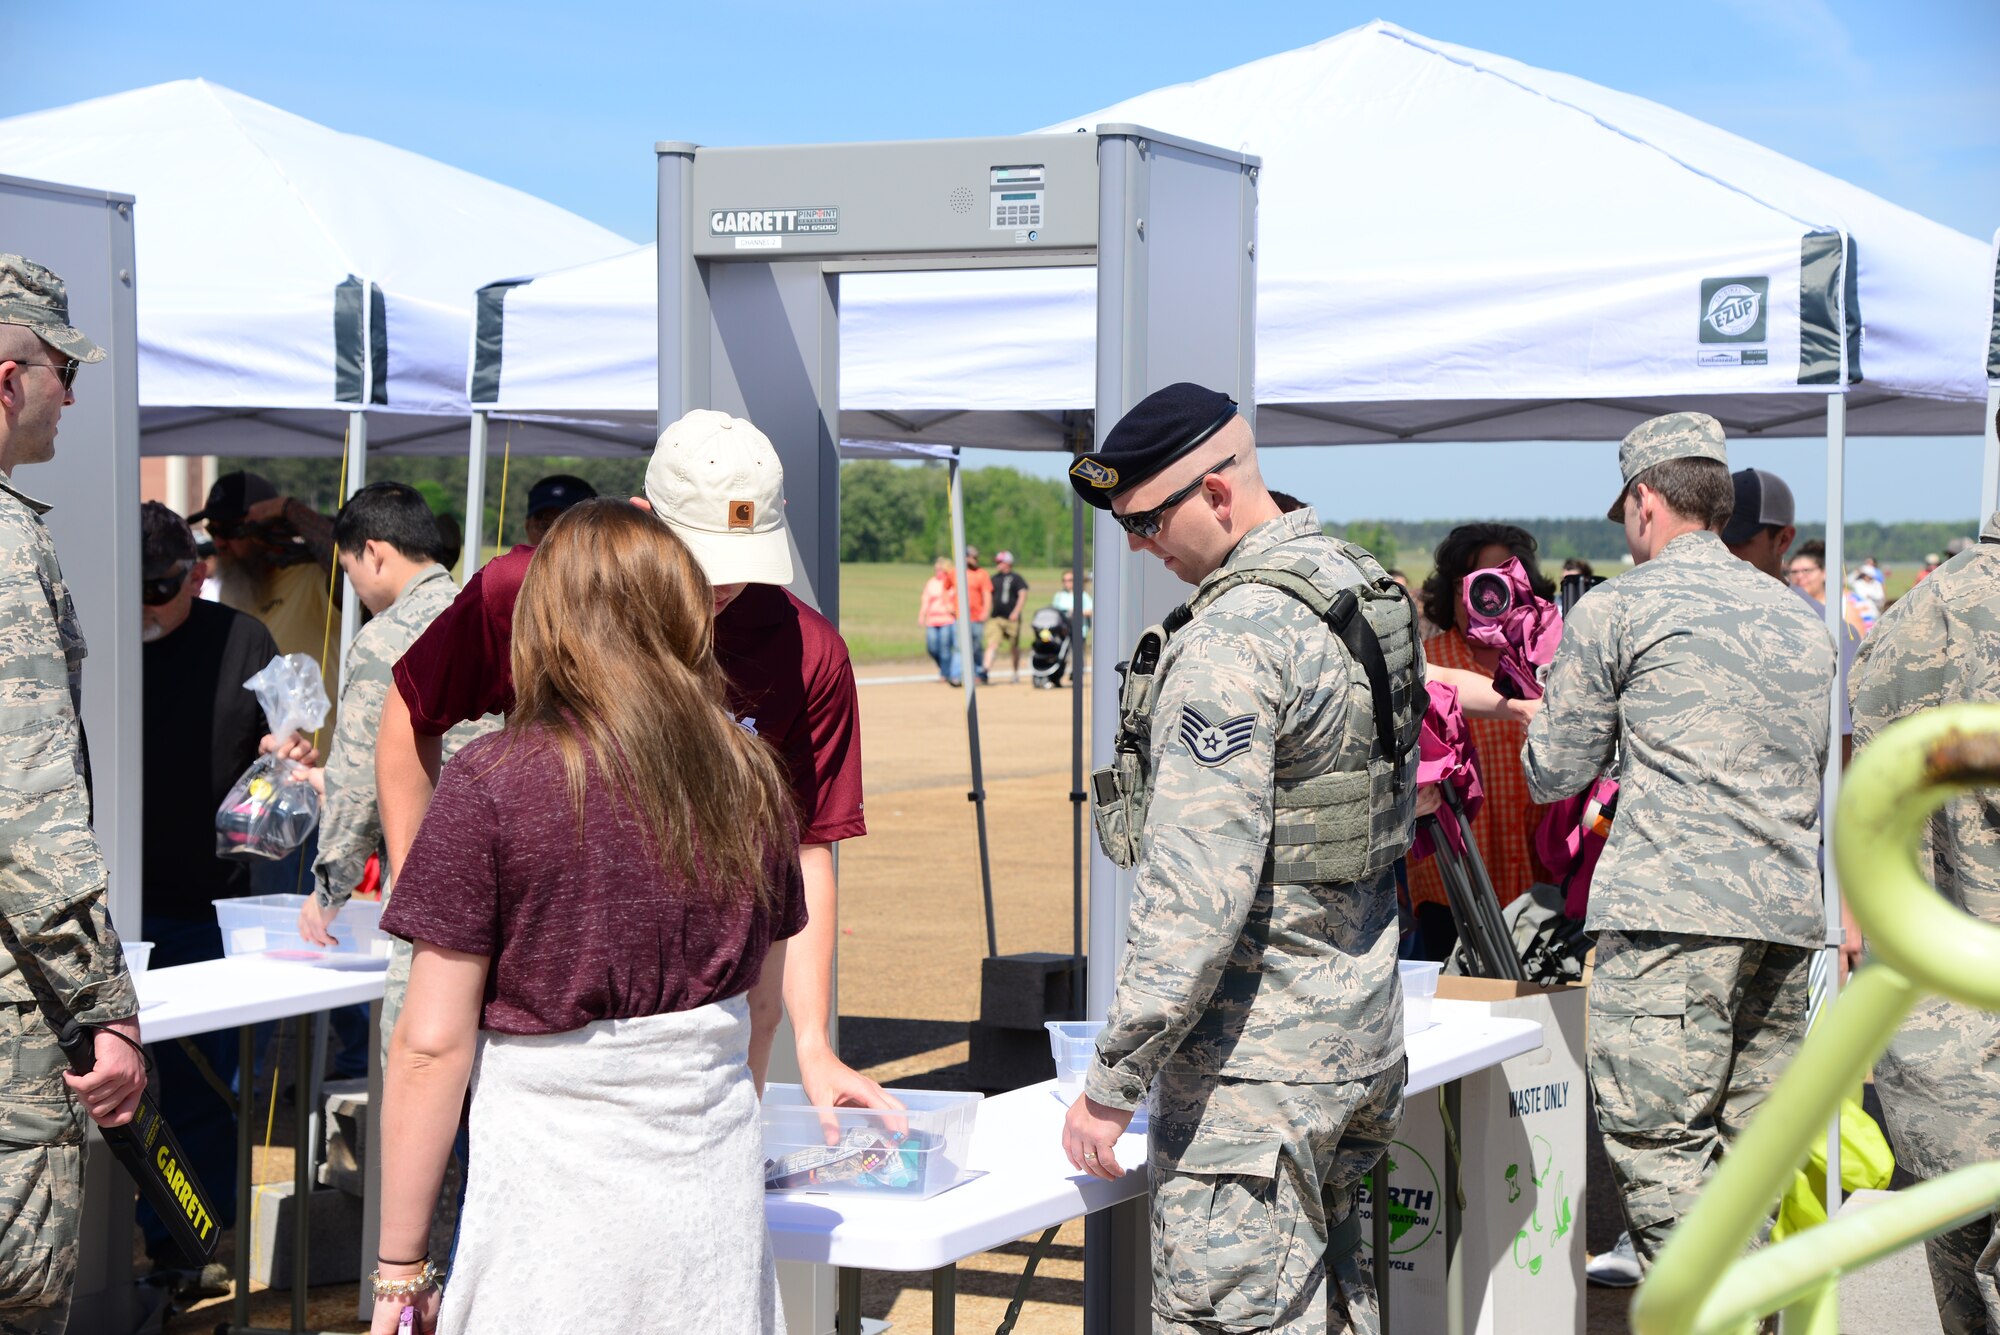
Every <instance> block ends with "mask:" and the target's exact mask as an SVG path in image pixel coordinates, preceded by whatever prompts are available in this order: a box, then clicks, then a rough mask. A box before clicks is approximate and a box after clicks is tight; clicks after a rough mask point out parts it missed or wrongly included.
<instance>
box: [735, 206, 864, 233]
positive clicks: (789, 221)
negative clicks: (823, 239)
mask: <svg viewBox="0 0 2000 1335" xmlns="http://www.w3.org/2000/svg"><path fill="white" fill-rule="evenodd" d="M839 230H840V210H839V209H836V208H816V209H716V210H714V211H713V212H711V213H710V214H709V215H708V234H709V235H710V236H761V235H783V234H784V233H787V232H790V233H793V234H795V235H809V234H813V233H822V234H823V233H827V232H838V231H839Z"/></svg>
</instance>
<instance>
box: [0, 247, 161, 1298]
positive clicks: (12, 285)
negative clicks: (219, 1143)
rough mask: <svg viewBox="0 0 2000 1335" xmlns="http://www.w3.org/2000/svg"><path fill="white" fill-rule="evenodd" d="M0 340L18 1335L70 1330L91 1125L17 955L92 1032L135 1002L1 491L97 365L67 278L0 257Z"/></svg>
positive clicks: (73, 621) (37, 456)
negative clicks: (35, 967) (75, 318)
mask: <svg viewBox="0 0 2000 1335" xmlns="http://www.w3.org/2000/svg"><path fill="white" fill-rule="evenodd" d="M23 327H25V328H23ZM30 333H31V334H32V335H33V336H34V337H33V338H30V337H29V334H30ZM0 336H4V338H5V339H6V340H8V341H7V342H6V344H5V345H4V346H0V381H4V382H6V383H5V384H4V388H0V394H4V395H5V397H4V398H0V408H4V410H5V421H4V423H0V918H4V919H5V924H6V927H7V932H6V937H7V938H9V949H7V950H0V1332H8V1333H9V1335H11V1333H12V1332H26V1331H39V1332H59V1331H61V1330H62V1329H63V1327H64V1325H65V1324H66V1323H67V1318H68V1311H69V1294H70V1287H71V1284H72V1282H73V1280H74V1279H75V1274H76V1261H77V1230H78V1223H79V1216H80V1214H81V1212H82V1209H83V1139H84V1117H85V1110H84V1108H83V1106H82V1105H81V1103H80V1102H79V1101H78V1100H77V1099H76V1098H75V1097H73V1096H72V1094H71V1092H70V1089H69V1088H68V1086H67V1085H66V1084H65V1082H64V1080H63V1072H64V1071H65V1070H67V1069H68V1068H67V1065H66V1063H65V1061H64V1059H63V1055H62V1051H61V1049H59V1048H57V1046H56V1043H55V1035H54V1032H53V1030H52V1029H51V1028H50V1026H49V1024H48V1022H47V1020H46V1019H45V1018H44V1017H43V1015H42V1013H41V1011H40V1010H39V1008H38V1007H37V1006H36V1004H35V1000H34V996H33V994H32V993H31V992H30V991H29V988H28V983H27V980H26V979H25V978H24V977H23V976H22V973H21V970H20V968H19V967H18V966H17V965H16V963H15V958H14V955H13V953H12V950H13V949H20V950H22V951H24V952H28V953H31V954H32V955H33V957H34V959H35V961H36V962H37V963H39V964H40V966H41V970H42V972H43V973H44V974H45V975H46V976H47V978H48V980H49V982H50V984H51V985H52V986H53V988H54V990H55V992H56V993H57V996H58V999H59V1000H61V1001H62V1002H63V1003H64V1004H65V1005H67V1006H68V1007H69V1009H70V1011H71V1012H72V1013H73V1014H74V1016H75V1017H76V1018H77V1019H78V1020H79V1021H81V1022H83V1023H85V1024H108V1023H110V1022H112V1021H123V1020H129V1019H130V1018H131V1017H132V1016H134V1015H136V1014H137V1012H138V1009H139V1001H138V996H137V994H136V993H135V992H134V990H133V986H132V979H131V976H130V975H129V974H128V973H127V972H126V969H125V959H124V954H123V952H122V950H121V949H120V946H119V941H118V934H117V933H116V932H115V931H113V930H112V927H111V921H110V918H109V916H108V913H107V909H106V905H105V899H104V897H105V888H106V885H105V871H104V862H103V859H102V858H101V857H100V855H99V853H98V847H97V838H96V836H95V835H94V834H92V833H91V828H90V794H89V791H88V786H87V783H86V780H85V773H86V765H87V761H86V759H85V756H84V751H83V737H82V730H81V728H80V726H79V724H78V721H77V719H78V712H79V709H80V707H81V703H82V682H83V658H84V652H85V650H84V642H83V631H82V628H81V626H80V625H79V623H78V620H77V615H76V607H75V605H74V604H73V603H72V602H71V600H70V595H69V589H68V587H67V586H66V585H65V584H64V582H63V574H62V567H61V566H60V565H59V564H58V563H57V561H56V549H55V543H54V541H53V540H52V539H51V538H50V536H49V531H48V529H47V528H46V527H44V526H43V524H42V518H41V517H42V515H44V514H45V513H47V512H48V507H47V506H46V505H43V504H41V503H40V502H38V501H36V500H33V499H32V498H30V497H29V496H28V495H27V494H26V493H24V492H22V491H20V490H18V489H16V488H15V486H14V485H13V480H12V477H11V470H12V469H13V468H14V467H15V466H17V465H18V464H22V463H34V462H39V461H41V460H45V459H48V458H50V457H51V456H52V455H53V453H54V441H55V422H56V418H57V417H58V416H59V415H60V413H61V410H62V406H63V405H64V404H65V403H67V402H68V401H69V394H68V386H69V383H70V382H69V380H68V379H67V378H65V379H63V380H62V381H61V382H60V384H59V383H58V381H57V379H56V376H57V375H58V374H59V373H60V374H63V375H64V376H65V377H66V376H69V375H73V374H74V368H71V369H70V370H69V371H67V372H62V370H61V368H62V367H63V365H64V361H65V358H68V359H73V360H74V361H76V362H96V361H101V360H103V357H104V353H103V350H102V349H100V348H98V347H97V346H96V345H95V344H93V343H92V342H91V341H90V340H89V339H87V338H85V337H84V336H83V335H82V334H81V333H79V332H78V331H77V330H75V329H72V328H70V326H69V314H68V300H67V296H66V294H65V292H64V289H63V285H62V280H61V279H60V278H58V277H56V275H54V274H53V273H50V272H49V271H48V270H47V269H44V268H42V267H41V266H40V265H37V264H34V263H31V262H30V261H27V260H24V259H22V258H21V257H20V256H19V255H0ZM36 368H42V369H40V370H37V369H36ZM31 374H32V375H34V376H35V377H37V379H39V378H40V377H41V376H44V375H46V376H48V377H49V379H48V382H47V383H36V382H34V381H30V379H29V377H30V375H31ZM135 1032H136V1031H135Z"/></svg>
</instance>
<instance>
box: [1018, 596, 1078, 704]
mask: <svg viewBox="0 0 2000 1335" xmlns="http://www.w3.org/2000/svg"><path fill="white" fill-rule="evenodd" d="M1028 633H1029V634H1030V636H1032V637H1033V643H1032V644H1031V646H1030V649H1029V656H1028V663H1029V666H1030V667H1031V668H1033V670H1034V681H1035V689H1036V690H1038V691H1049V690H1054V689H1055V688H1056V687H1058V686H1060V685H1062V679H1063V669H1064V668H1066V667H1068V666H1069V618H1068V617H1066V616H1064V615H1063V614H1062V613H1061V612H1058V611H1056V609H1055V608H1053V607H1044V608H1043V609H1042V610H1041V611H1039V612H1037V613H1035V615H1034V616H1033V618H1031V619H1030V620H1029V622H1028Z"/></svg>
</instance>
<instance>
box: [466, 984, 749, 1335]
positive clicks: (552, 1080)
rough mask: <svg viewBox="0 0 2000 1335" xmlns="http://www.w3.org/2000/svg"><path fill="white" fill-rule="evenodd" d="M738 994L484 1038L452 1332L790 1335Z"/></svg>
mask: <svg viewBox="0 0 2000 1335" xmlns="http://www.w3.org/2000/svg"><path fill="white" fill-rule="evenodd" d="M749 1041H750V1020H749V1005H748V1003H747V1002H746V1001H745V999H744V998H743V997H740V996H739V997H733V998H731V999H730V1000H728V1001H724V1002H719V1003H716V1004H714V1005H709V1006H703V1007H701V1008H700V1009H698V1010H692V1011H683V1012H680V1013H677V1014H673V1015H651V1016H647V1017H645V1018H643V1019H637V1020H600V1021H598V1022H597V1023H596V1024H592V1025H588V1026H586V1027H585V1028H582V1029H578V1030H575V1031H573V1032H571V1033H567V1034H548V1035H535V1036H532V1037H520V1036H514V1035H507V1034H484V1033H483V1034H481V1035H480V1037H479V1054H478V1057H477V1058H476V1059H475V1061H474V1064H473V1068H472V1114H471V1126H472V1157H471V1164H470V1166H469V1169H468V1171H467V1174H466V1180H467V1183H468V1189H467V1192H466V1198H465V1212H464V1214H463V1215H462V1216H461V1217H460V1219H459V1234H458V1255H457V1258H456V1260H455V1262H454V1264H453V1268H452V1273H451V1279H450V1282H449V1283H448V1284H447V1285H446V1286H445V1298H444V1310H443V1312H442V1314H441V1315H440V1317H439V1330H440V1332H441V1335H499V1333H501V1332H505V1333H506V1335H513V1333H514V1332H529V1331H533V1332H538V1333H540V1332H559V1331H572V1330H574V1331H619V1332H632V1333H633V1335H638V1333H639V1332H649V1331H657V1332H660V1333H661V1335H667V1333H668V1332H673V1333H674V1335H681V1333H682V1332H689V1331H719V1332H720V1331H727V1332H731V1335H735V1333H736V1332H745V1333H746V1335H759V1333H761V1335H783V1332H784V1328H785V1320H784V1316H783V1314H782V1313H781V1311H780V1309H779V1305H778V1285H777V1277H776V1273H775V1271H774V1270H773V1268H772V1260H771V1238H770V1234H769V1232H768V1231H767V1230H766V1229H765V1227H764V1171H763V1164H764V1147H763V1135H762V1132H761V1129H760V1125H759V1118H758V1107H757V1091H756V1087H755V1086H754V1085H753V1084H752V1083H751V1081H750V1068H749V1066H748V1065H747V1064H746V1060H745V1059H746V1054H747V1052H748V1049H749Z"/></svg>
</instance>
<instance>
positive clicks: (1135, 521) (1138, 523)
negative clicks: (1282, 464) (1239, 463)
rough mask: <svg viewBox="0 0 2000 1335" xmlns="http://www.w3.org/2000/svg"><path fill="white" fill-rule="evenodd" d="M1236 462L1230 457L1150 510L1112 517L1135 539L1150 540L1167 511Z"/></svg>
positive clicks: (1233, 456) (1234, 457)
mask: <svg viewBox="0 0 2000 1335" xmlns="http://www.w3.org/2000/svg"><path fill="white" fill-rule="evenodd" d="M1235 462H1236V456H1235V455H1233V454H1232V455H1230V456H1229V457H1228V458H1227V459H1224V460H1223V461H1222V462H1221V463H1219V464H1217V465H1216V466H1215V467H1213V468H1211V469H1209V470H1208V471H1207V472H1206V473H1203V474H1202V475H1201V476H1200V477H1198V478H1196V479H1195V480H1194V481H1192V482H1190V483H1188V484H1187V485H1186V486H1185V487H1182V488H1181V489H1180V490H1179V491H1177V492H1175V493H1174V494H1173V495H1171V496H1169V497H1167V499H1165V500H1164V501H1161V502H1160V503H1159V504H1158V505H1156V506H1154V507H1153V508H1152V509H1150V510H1134V511H1132V512H1131V513H1130V514H1122V515H1121V514H1114V515H1112V516H1111V517H1112V518H1113V519H1115V520H1117V521H1118V523H1119V526H1120V527H1122V528H1123V529H1124V530H1125V531H1126V532H1127V533H1130V534H1131V535H1132V536H1133V537H1135V538H1150V537H1152V536H1153V535H1154V534H1155V533H1158V532H1159V531H1160V520H1161V519H1163V518H1164V517H1165V516H1166V513H1167V511H1169V510H1171V509H1173V508H1174V507H1175V506H1176V505H1179V504H1180V503H1181V502H1182V501H1184V500H1186V499H1187V498H1188V497H1190V496H1192V495H1194V494H1195V493H1196V492H1197V491H1199V490H1201V484H1202V483H1204V482H1206V481H1208V480H1209V479H1210V478H1212V477H1214V476H1215V475H1216V474H1217V473H1220V472H1221V471H1222V470H1223V469H1225V468H1227V467H1229V465H1231V464H1233V463H1235Z"/></svg>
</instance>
